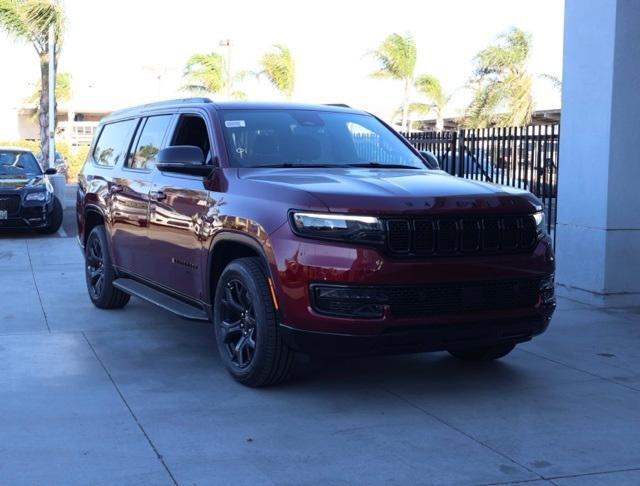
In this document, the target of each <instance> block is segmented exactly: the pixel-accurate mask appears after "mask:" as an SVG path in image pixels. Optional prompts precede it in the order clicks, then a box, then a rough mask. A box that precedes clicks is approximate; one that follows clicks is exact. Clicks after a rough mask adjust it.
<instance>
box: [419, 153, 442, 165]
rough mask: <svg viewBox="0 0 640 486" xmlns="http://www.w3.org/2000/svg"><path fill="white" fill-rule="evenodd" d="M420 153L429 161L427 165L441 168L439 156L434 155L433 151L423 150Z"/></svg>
mask: <svg viewBox="0 0 640 486" xmlns="http://www.w3.org/2000/svg"><path fill="white" fill-rule="evenodd" d="M420 155H422V158H423V159H424V160H426V161H427V165H428V166H429V168H430V169H439V168H440V163H439V162H438V157H436V156H435V155H433V152H430V151H429V150H421V151H420Z"/></svg>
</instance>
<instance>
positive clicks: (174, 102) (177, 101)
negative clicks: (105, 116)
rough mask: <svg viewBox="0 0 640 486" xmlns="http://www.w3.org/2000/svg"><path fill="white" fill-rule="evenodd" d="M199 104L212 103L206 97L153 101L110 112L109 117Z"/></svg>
mask: <svg viewBox="0 0 640 486" xmlns="http://www.w3.org/2000/svg"><path fill="white" fill-rule="evenodd" d="M201 103H213V101H211V99H209V98H207V97H192V98H176V99H173V100H164V101H154V102H152V103H146V104H144V105H137V106H131V107H129V108H123V109H121V110H116V111H112V112H111V113H110V114H109V117H111V116H112V115H121V114H123V113H127V112H130V111H141V110H148V109H150V108H162V107H163V106H172V105H182V104H185V105H187V104H201Z"/></svg>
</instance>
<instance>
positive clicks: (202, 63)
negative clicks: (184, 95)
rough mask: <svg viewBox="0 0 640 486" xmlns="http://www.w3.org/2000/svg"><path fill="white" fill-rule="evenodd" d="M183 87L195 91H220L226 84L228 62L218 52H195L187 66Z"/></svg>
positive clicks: (201, 92)
mask: <svg viewBox="0 0 640 486" xmlns="http://www.w3.org/2000/svg"><path fill="white" fill-rule="evenodd" d="M183 77H184V79H185V81H186V82H185V85H184V86H183V89H185V90H187V91H191V92H193V93H200V94H203V93H213V94H215V93H219V92H220V91H222V90H223V89H224V88H225V86H226V63H225V60H224V58H223V57H222V56H221V55H220V54H218V53H217V52H210V53H209V54H193V55H192V56H191V57H190V58H189V59H188V60H187V64H186V66H185V70H184V75H183Z"/></svg>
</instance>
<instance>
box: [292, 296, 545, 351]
mask: <svg viewBox="0 0 640 486" xmlns="http://www.w3.org/2000/svg"><path fill="white" fill-rule="evenodd" d="M552 313H553V308H552V307H550V308H549V309H548V310H547V312H546V313H544V314H542V315H539V316H535V317H529V318H522V319H515V320H514V319H506V320H498V321H493V320H492V321H477V322H465V323H458V324H436V325H433V324H432V325H430V326H419V327H414V328H405V329H402V328H399V329H389V330H387V331H386V332H383V333H380V334H374V335H360V334H339V333H328V332H317V331H316V332H314V331H304V330H301V329H296V328H293V327H290V326H286V325H284V324H281V325H280V333H281V335H282V336H283V339H284V340H285V342H286V343H287V345H288V346H289V347H291V348H293V349H295V350H297V351H302V352H305V353H313V354H316V353H318V354H334V355H353V354H401V353H420V352H427V351H446V350H451V349H465V348H474V347H482V346H490V345H495V344H506V343H513V344H517V343H521V342H525V341H528V340H530V339H531V338H532V337H533V336H537V335H538V334H541V333H543V332H544V331H545V330H546V329H547V326H548V325H549V321H550V320H551V315H552Z"/></svg>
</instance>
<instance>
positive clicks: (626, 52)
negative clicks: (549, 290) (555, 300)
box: [556, 0, 640, 306]
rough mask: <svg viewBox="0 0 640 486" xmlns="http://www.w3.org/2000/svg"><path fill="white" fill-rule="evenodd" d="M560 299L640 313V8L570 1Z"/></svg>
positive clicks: (607, 0)
mask: <svg viewBox="0 0 640 486" xmlns="http://www.w3.org/2000/svg"><path fill="white" fill-rule="evenodd" d="M564 28H565V32H564V68H563V87H562V88H563V89H562V97H563V99H562V122H561V129H560V134H561V140H560V173H559V176H558V177H559V188H558V224H557V240H556V244H557V250H556V253H557V265H558V270H557V278H556V281H557V283H558V294H559V295H565V296H568V297H571V298H574V299H577V300H581V301H584V302H589V303H595V304H599V305H612V306H617V305H619V306H626V305H640V144H639V142H640V136H639V135H638V134H639V133H640V132H639V130H640V1H638V0H590V1H584V0H566V3H565V27H564Z"/></svg>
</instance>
